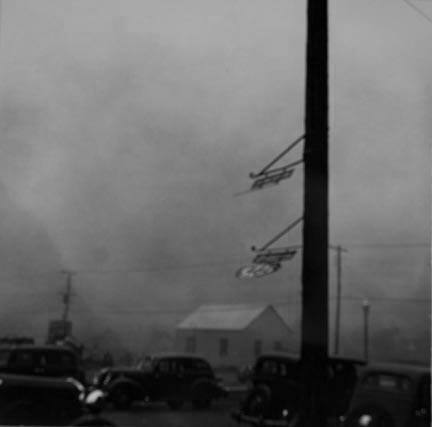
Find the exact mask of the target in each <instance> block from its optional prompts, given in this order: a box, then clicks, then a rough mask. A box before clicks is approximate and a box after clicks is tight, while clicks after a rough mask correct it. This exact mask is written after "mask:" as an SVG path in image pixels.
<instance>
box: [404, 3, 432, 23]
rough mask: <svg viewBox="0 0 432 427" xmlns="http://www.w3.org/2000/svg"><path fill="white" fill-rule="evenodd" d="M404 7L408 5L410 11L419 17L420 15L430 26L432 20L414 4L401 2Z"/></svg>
mask: <svg viewBox="0 0 432 427" xmlns="http://www.w3.org/2000/svg"><path fill="white" fill-rule="evenodd" d="M402 1H403V2H404V3H405V4H406V5H408V6H409V7H410V8H411V9H413V10H415V11H416V12H417V13H418V14H419V15H421V16H422V17H423V18H424V19H426V20H427V21H428V22H429V23H430V24H432V18H431V17H430V16H429V15H428V14H427V13H426V12H424V11H423V10H422V9H420V8H419V7H418V6H416V5H415V4H413V3H411V2H410V0H402Z"/></svg>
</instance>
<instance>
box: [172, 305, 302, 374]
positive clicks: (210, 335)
mask: <svg viewBox="0 0 432 427" xmlns="http://www.w3.org/2000/svg"><path fill="white" fill-rule="evenodd" d="M191 338H192V339H195V345H196V347H195V353H196V354H200V355H202V356H204V357H205V358H206V359H207V360H208V361H209V362H210V363H211V364H212V365H213V366H214V367H228V366H236V367H241V366H244V365H247V364H252V363H253V362H254V361H255V358H256V356H257V353H256V350H257V349H256V341H260V342H261V352H269V351H276V350H277V349H276V348H275V344H276V343H277V342H279V343H280V347H281V348H280V350H284V351H294V348H295V344H294V339H293V334H292V332H291V330H290V329H289V328H288V326H287V325H286V324H285V323H284V321H283V320H282V319H281V318H280V317H279V315H278V314H277V313H276V312H275V311H274V310H273V309H271V308H268V309H266V310H265V311H264V312H263V313H262V314H261V315H260V316H259V317H257V318H256V319H255V320H254V321H253V322H252V323H251V324H250V325H249V326H248V327H247V328H245V329H244V330H239V331H227V330H201V329H190V330H188V329H177V331H176V340H175V348H176V350H177V351H181V352H185V351H186V352H188V350H190V348H189V349H188V348H187V340H188V339H191ZM222 339H225V340H227V342H228V348H227V354H225V355H224V354H221V340H222Z"/></svg>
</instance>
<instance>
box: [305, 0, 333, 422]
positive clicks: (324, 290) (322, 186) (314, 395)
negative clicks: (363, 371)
mask: <svg viewBox="0 0 432 427" xmlns="http://www.w3.org/2000/svg"><path fill="white" fill-rule="evenodd" d="M327 14H328V13H327V0H308V4H307V46H306V105H305V110H306V111H305V113H306V115H305V131H306V132H305V134H306V137H305V146H304V223H303V263H302V294H303V295H302V336H301V356H302V360H303V363H304V365H303V366H304V371H303V372H304V386H305V399H304V403H305V406H304V407H303V426H305V427H316V426H320V425H325V424H326V413H325V412H326V411H325V407H324V404H323V394H324V386H325V383H326V361H327V357H328V28H327V27H328V23H327V19H328V16H327Z"/></svg>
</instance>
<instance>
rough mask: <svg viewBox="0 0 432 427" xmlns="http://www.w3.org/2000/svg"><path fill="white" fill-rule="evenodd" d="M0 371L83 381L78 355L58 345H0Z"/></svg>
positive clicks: (83, 376)
mask: <svg viewBox="0 0 432 427" xmlns="http://www.w3.org/2000/svg"><path fill="white" fill-rule="evenodd" d="M0 373H10V374H21V375H38V376H47V377H64V378H67V377H72V378H75V379H77V380H78V381H81V382H83V383H84V382H85V375H84V372H83V370H82V369H81V366H80V361H79V357H78V356H77V355H76V354H75V353H74V352H73V351H72V350H69V349H67V348H64V347H60V346H38V345H20V346H1V347H0Z"/></svg>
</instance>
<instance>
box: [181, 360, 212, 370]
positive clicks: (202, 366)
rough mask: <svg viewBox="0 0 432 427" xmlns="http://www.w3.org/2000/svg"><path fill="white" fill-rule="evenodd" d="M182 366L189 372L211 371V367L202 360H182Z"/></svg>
mask: <svg viewBox="0 0 432 427" xmlns="http://www.w3.org/2000/svg"><path fill="white" fill-rule="evenodd" d="M182 365H183V366H184V369H185V370H187V371H206V372H209V371H210V370H211V368H210V365H209V364H208V363H207V362H206V361H204V360H201V359H184V360H182Z"/></svg>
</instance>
